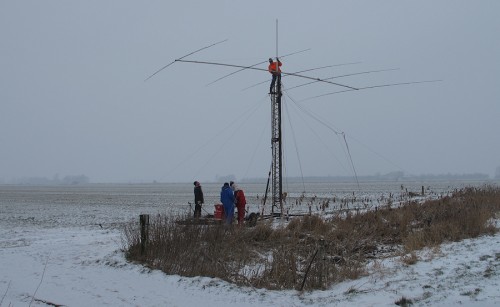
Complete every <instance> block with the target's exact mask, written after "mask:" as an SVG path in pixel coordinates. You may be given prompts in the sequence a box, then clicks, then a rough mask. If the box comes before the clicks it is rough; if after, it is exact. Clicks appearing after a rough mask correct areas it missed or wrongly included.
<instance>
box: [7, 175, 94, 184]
mask: <svg viewBox="0 0 500 307" xmlns="http://www.w3.org/2000/svg"><path fill="white" fill-rule="evenodd" d="M89 182H90V180H89V178H88V177H87V176H85V175H76V176H64V177H63V178H62V179H60V178H59V176H54V178H53V179H49V178H46V177H24V178H14V179H11V180H10V181H0V183H4V184H33V185H76V184H86V183H89Z"/></svg>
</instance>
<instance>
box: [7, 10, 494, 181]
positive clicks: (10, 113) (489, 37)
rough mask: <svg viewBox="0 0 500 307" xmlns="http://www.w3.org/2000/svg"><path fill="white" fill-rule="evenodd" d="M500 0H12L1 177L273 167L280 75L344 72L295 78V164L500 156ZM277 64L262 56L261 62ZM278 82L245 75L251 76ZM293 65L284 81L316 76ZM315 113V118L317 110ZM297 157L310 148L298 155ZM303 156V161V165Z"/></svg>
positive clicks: (287, 110)
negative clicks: (274, 83) (272, 95)
mask: <svg viewBox="0 0 500 307" xmlns="http://www.w3.org/2000/svg"><path fill="white" fill-rule="evenodd" d="M499 13H500V1H496V0H491V1H486V0H479V1H457V0H453V1H452V0H449V1H443V0H424V1H395V0H394V1H389V0H380V1H352V0H350V1H269V0H267V1H230V0H227V1H219V0H215V1H201V0H200V1H190V0H183V1H131V0H120V1H118V0H117V1H103V0H85V1H62V0H59V1H54V0H44V1H41V0H36V1H34V0H33V1H25V0H2V1H0V38H1V39H0V55H1V56H0V67H1V69H0V180H2V179H3V180H4V181H8V180H11V179H12V178H18V177H33V176H45V177H49V178H51V177H52V176H54V175H55V174H59V175H60V176H65V175H77V174H85V175H87V176H88V177H90V179H91V181H93V182H127V181H152V180H158V181H162V182H164V181H167V182H176V181H191V180H193V179H198V180H214V179H215V176H216V175H227V174H234V175H235V176H236V177H237V178H238V179H242V178H244V177H265V176H266V175H267V172H268V170H269V166H270V163H271V152H270V133H271V132H270V110H271V108H270V103H269V97H268V96H267V91H268V87H269V83H268V81H269V79H270V77H269V74H268V73H267V72H260V71H243V72H240V73H238V74H235V75H232V76H231V77H228V78H225V79H223V80H221V81H219V82H216V83H214V84H213V85H210V86H207V84H208V83H210V82H211V81H213V80H215V79H217V78H219V77H221V76H224V75H225V74H228V73H231V72H233V71H234V70H235V69H232V68H227V67H217V66H206V65H195V64H188V63H175V64H174V65H172V66H170V67H168V68H167V69H165V70H163V71H162V72H160V73H159V74H157V75H156V76H154V77H153V78H151V79H149V80H148V81H147V82H145V81H144V79H146V78H147V77H148V76H149V75H151V74H152V73H153V72H155V71H156V70H157V69H159V68H161V67H162V66H164V65H166V64H168V63H170V62H172V61H173V60H174V59H176V58H179V57H181V56H184V55H186V54H187V53H189V52H192V51H194V50H197V49H199V48H202V47H204V46H207V45H210V44H212V43H215V42H218V41H221V40H224V39H228V41H227V42H225V43H222V44H219V45H217V46H214V47H212V48H209V49H206V50H204V51H202V52H199V53H196V54H194V55H192V56H190V57H187V58H186V59H190V60H203V61H214V62H222V63H230V64H237V65H252V64H255V63H258V62H261V61H266V60H267V59H268V58H269V57H270V56H273V57H274V56H276V28H275V26H276V20H278V21H279V39H278V52H279V54H281V55H282V54H287V53H292V52H295V51H299V50H303V49H309V48H310V50H308V51H306V52H303V53H300V54H296V55H293V56H290V57H287V58H283V63H284V64H283V67H282V68H283V71H285V72H296V71H301V70H305V69H309V68H314V67H319V66H325V65H334V64H344V63H354V62H359V63H357V64H351V65H345V66H337V67H332V68H328V69H323V70H317V71H312V72H307V73H304V74H305V75H308V76H313V77H320V78H327V77H332V76H338V75H344V74H352V73H357V72H364V71H372V70H380V69H392V68H397V70H392V71H386V72H380V73H372V74H364V75H357V76H351V77H343V78H338V79H335V80H334V81H336V82H339V83H343V84H347V85H350V86H354V87H366V86H372V85H380V84H389V83H399V82H409V81H421V80H434V79H442V80H443V82H438V83H424V84H414V85H408V86H394V87H384V88H376V89H367V90H362V91H353V92H346V93H340V94H334V95H329V96H324V97H321V98H317V99H311V100H304V99H306V98H309V97H312V96H316V95H321V94H325V93H329V92H334V91H339V90H342V88H340V87H337V86H334V85H331V84H325V83H316V84H313V85H309V86H303V87H300V88H297V89H290V90H287V92H286V95H284V97H283V98H284V100H283V104H284V112H283V127H284V128H283V129H284V143H285V158H286V174H287V175H289V176H300V175H301V173H302V174H303V175H304V176H310V175H342V176H349V175H352V171H350V167H349V160H348V159H347V157H346V152H345V144H344V143H343V140H342V138H341V137H340V136H338V135H336V134H335V133H333V130H335V131H336V132H344V133H345V134H346V140H347V143H348V145H349V149H350V152H351V156H352V160H353V162H354V165H355V167H356V171H357V173H358V174H359V175H370V174H375V173H382V174H383V173H387V172H391V171H404V172H405V173H406V174H416V175H418V174H429V173H431V174H442V173H453V174H455V173H473V172H481V173H486V174H489V175H493V173H494V171H495V168H496V167H497V166H500V142H499V136H498V133H499V132H500V129H499V128H500V124H499V116H500V106H499V97H500V60H499V56H500V39H499V33H500V18H499ZM258 67H260V68H266V64H262V65H260V66H258ZM262 81H267V82H265V83H262V84H260V85H258V86H255V87H252V88H250V89H248V90H245V91H242V89H244V88H246V87H249V86H252V85H254V84H257V83H259V82H262ZM304 82H305V81H304V80H302V79H300V78H294V77H284V78H283V85H284V87H285V89H287V88H291V87H293V86H295V85H299V84H302V83H304ZM311 115H312V116H311ZM297 157H298V158H297ZM299 161H300V163H299Z"/></svg>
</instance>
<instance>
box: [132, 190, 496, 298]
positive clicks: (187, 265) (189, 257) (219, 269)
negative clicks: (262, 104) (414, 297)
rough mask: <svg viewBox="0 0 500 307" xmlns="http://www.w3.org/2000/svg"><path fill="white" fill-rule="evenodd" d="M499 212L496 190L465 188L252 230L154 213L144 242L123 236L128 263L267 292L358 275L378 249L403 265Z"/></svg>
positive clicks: (475, 231) (482, 230) (471, 232)
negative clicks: (399, 258) (434, 197)
mask: <svg viewBox="0 0 500 307" xmlns="http://www.w3.org/2000/svg"><path fill="white" fill-rule="evenodd" d="M499 211H500V189H499V188H493V187H483V188H465V189H462V190H458V191H455V193H453V195H452V196H451V197H445V198H442V199H438V200H432V201H426V202H424V203H417V202H414V201H410V202H407V203H405V204H404V205H401V206H399V207H398V208H393V207H392V206H386V207H385V208H379V209H378V210H374V211H368V212H366V213H363V214H361V213H356V214H353V213H352V212H348V213H347V214H344V215H340V214H339V215H337V216H336V217H334V218H331V219H328V220H325V219H323V218H321V217H319V216H315V215H311V216H309V215H305V216H303V217H293V218H292V220H291V221H290V222H289V223H288V224H285V225H282V226H275V225H274V224H273V222H272V220H267V221H266V220H260V221H259V222H258V223H257V225H256V227H238V226H234V227H225V226H224V225H221V224H214V223H204V222H203V221H202V220H192V219H191V218H190V217H168V216H163V215H157V216H154V217H152V218H151V220H150V225H149V229H148V230H149V231H148V240H147V242H145V245H144V244H143V245H141V233H140V231H141V229H140V227H139V225H137V223H135V222H134V223H130V224H129V225H128V226H127V227H126V229H125V230H124V236H123V238H124V244H125V246H126V257H127V259H128V260H130V261H136V262H138V263H142V264H144V265H145V266H148V267H150V268H152V269H158V270H162V271H164V272H165V273H167V274H179V275H182V276H209V277H217V278H221V279H223V280H226V281H229V282H233V283H236V284H238V285H247V286H254V287H263V288H268V289H298V290H303V289H305V290H309V289H326V288H328V287H329V286H331V285H332V284H334V283H337V282H340V281H343V280H346V279H356V278H359V276H362V275H365V274H366V269H365V265H366V263H367V259H368V258H374V257H377V256H378V254H379V253H380V252H381V250H389V251H397V252H398V253H403V254H406V255H409V256H404V257H402V261H403V262H404V263H406V264H408V265H410V264H413V263H415V262H417V261H418V258H417V256H416V253H415V251H416V250H419V249H422V248H424V247H435V246H438V245H439V244H441V243H443V242H445V241H458V240H462V239H465V238H474V237H477V236H479V235H484V234H493V233H495V231H497V229H496V228H495V226H494V225H493V224H492V223H491V220H492V219H494V218H495V217H496V214H498V212H499ZM400 247H403V250H401V248H400ZM400 303H401V304H402V305H405V304H408V303H411V301H410V302H408V301H405V300H403V299H402V300H401V301H400Z"/></svg>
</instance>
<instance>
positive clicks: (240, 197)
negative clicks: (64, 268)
mask: <svg viewBox="0 0 500 307" xmlns="http://www.w3.org/2000/svg"><path fill="white" fill-rule="evenodd" d="M233 190H234V199H235V200H234V201H235V203H236V208H237V209H238V225H240V226H242V225H243V221H244V220H245V205H246V204H247V200H246V198H245V193H244V192H243V190H242V189H241V188H240V187H239V186H238V185H237V184H233Z"/></svg>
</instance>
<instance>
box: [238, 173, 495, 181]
mask: <svg viewBox="0 0 500 307" xmlns="http://www.w3.org/2000/svg"><path fill="white" fill-rule="evenodd" d="M357 178H358V180H359V181H421V180H426V181H431V180H488V179H490V177H489V176H488V175H487V174H481V173H473V174H439V175H433V174H424V175H405V174H404V173H403V172H391V173H388V174H383V175H382V174H376V175H370V176H358V177H357ZM286 179H287V182H346V181H347V182H350V181H353V180H354V177H353V176H308V177H304V178H302V177H287V178H286ZM266 180H267V178H246V179H243V180H241V182H265V181H266Z"/></svg>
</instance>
